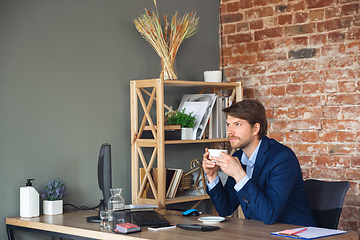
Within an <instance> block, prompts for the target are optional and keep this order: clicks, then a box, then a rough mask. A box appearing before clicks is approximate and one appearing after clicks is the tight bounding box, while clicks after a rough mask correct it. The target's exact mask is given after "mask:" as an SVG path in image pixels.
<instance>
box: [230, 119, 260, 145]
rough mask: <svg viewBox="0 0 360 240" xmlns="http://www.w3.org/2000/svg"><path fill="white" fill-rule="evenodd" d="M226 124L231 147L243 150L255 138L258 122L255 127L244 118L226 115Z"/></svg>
mask: <svg viewBox="0 0 360 240" xmlns="http://www.w3.org/2000/svg"><path fill="white" fill-rule="evenodd" d="M226 126H227V134H228V138H229V141H230V144H231V147H232V148H235V149H236V148H240V149H242V150H244V149H246V148H247V147H248V146H249V145H250V144H251V143H252V142H254V140H256V139H257V136H256V135H257V133H258V130H257V128H258V123H257V124H255V126H256V127H251V125H250V124H249V123H248V122H247V121H246V120H244V119H240V118H235V117H232V116H229V115H228V117H227V119H226Z"/></svg>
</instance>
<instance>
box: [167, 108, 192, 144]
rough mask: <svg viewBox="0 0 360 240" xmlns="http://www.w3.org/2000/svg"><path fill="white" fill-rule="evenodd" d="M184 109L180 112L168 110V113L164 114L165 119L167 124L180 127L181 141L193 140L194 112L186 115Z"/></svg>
mask: <svg viewBox="0 0 360 240" xmlns="http://www.w3.org/2000/svg"><path fill="white" fill-rule="evenodd" d="M185 110H186V109H185V108H183V109H182V110H181V111H179V110H175V111H174V110H173V109H172V108H170V110H169V111H168V112H166V113H165V117H167V122H168V123H169V124H175V125H181V139H182V140H186V139H195V138H193V136H192V135H193V127H194V126H195V124H196V121H195V116H196V115H194V112H190V113H186V112H185Z"/></svg>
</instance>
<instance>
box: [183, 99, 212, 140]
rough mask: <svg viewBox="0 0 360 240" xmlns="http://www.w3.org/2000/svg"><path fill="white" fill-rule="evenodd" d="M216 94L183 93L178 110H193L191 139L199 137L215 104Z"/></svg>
mask: <svg viewBox="0 0 360 240" xmlns="http://www.w3.org/2000/svg"><path fill="white" fill-rule="evenodd" d="M215 100H216V94H184V95H183V97H182V99H181V102H180V105H179V108H178V109H179V110H182V109H183V108H185V112H186V113H190V112H194V113H195V114H196V116H195V119H196V125H195V127H194V132H193V139H194V140H195V139H201V138H202V136H203V134H204V131H205V128H206V125H207V123H208V121H209V117H210V114H211V112H212V109H213V106H214V104H215Z"/></svg>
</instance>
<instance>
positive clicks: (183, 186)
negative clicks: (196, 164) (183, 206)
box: [177, 172, 192, 196]
mask: <svg viewBox="0 0 360 240" xmlns="http://www.w3.org/2000/svg"><path fill="white" fill-rule="evenodd" d="M191 184H192V173H191V172H187V173H183V175H182V177H181V181H180V185H179V188H178V192H177V196H181V195H182V194H184V192H185V191H186V190H189V189H190V188H191Z"/></svg>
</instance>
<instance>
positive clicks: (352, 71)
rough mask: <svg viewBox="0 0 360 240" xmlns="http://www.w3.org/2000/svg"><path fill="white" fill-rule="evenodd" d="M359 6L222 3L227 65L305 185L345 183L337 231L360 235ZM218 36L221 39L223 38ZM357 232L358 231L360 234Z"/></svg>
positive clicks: (262, 0) (258, 0)
mask: <svg viewBox="0 0 360 240" xmlns="http://www.w3.org/2000/svg"><path fill="white" fill-rule="evenodd" d="M359 4H360V1H359V0H222V1H221V23H222V26H221V28H220V29H221V30H222V38H221V45H222V56H223V58H222V63H223V69H224V72H225V75H226V79H227V80H228V81H241V82H243V83H244V97H245V98H256V99H258V100H260V101H261V102H262V103H264V105H265V107H266V109H267V115H268V119H269V123H270V128H269V134H268V135H269V137H272V138H275V139H277V140H279V141H281V142H282V143H284V144H286V145H288V146H289V147H291V148H292V149H293V150H294V151H295V153H296V154H297V156H298V158H299V161H300V164H301V167H302V170H303V174H304V178H315V179H322V180H348V181H349V182H350V183H351V187H350V189H349V191H348V193H347V196H346V199H345V204H344V208H343V212H342V216H341V220H340V223H339V229H345V230H353V231H359V228H360V222H359V218H360V211H359V208H360V130H359V129H360V80H359V79H360V10H359ZM220 32H221V31H220ZM359 232H360V231H359Z"/></svg>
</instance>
